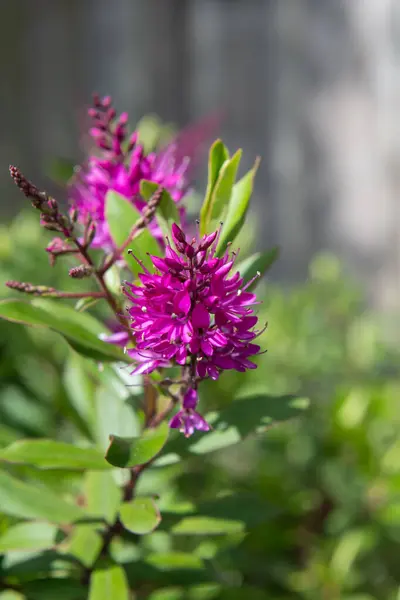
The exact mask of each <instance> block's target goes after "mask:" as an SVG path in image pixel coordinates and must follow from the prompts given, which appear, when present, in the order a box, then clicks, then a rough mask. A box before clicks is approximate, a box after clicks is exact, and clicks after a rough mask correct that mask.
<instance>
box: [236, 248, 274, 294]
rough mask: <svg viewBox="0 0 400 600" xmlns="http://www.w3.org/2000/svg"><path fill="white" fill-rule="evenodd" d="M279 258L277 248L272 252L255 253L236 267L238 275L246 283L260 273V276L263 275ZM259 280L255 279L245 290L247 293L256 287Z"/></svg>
mask: <svg viewBox="0 0 400 600" xmlns="http://www.w3.org/2000/svg"><path fill="white" fill-rule="evenodd" d="M278 256H279V248H278V246H275V248H272V250H267V252H257V253H256V254H253V255H252V256H249V258H246V259H245V260H243V261H242V262H241V263H239V264H238V265H237V270H238V271H239V273H240V275H241V276H242V277H243V279H244V280H245V282H246V281H250V279H252V278H253V277H255V276H256V275H257V273H260V275H261V276H262V275H264V273H266V272H267V271H268V270H269V269H270V268H271V267H272V265H273V264H274V262H275V261H276V259H277V258H278ZM258 281H259V279H255V280H254V281H253V283H252V284H251V286H250V287H248V288H247V291H248V292H249V291H251V290H252V289H254V287H255V286H256V285H257V283H258Z"/></svg>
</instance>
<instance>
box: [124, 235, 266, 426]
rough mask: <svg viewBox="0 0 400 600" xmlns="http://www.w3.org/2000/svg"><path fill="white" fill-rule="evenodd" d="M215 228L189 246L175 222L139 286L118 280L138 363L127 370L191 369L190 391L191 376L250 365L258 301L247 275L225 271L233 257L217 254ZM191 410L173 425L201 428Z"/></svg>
mask: <svg viewBox="0 0 400 600" xmlns="http://www.w3.org/2000/svg"><path fill="white" fill-rule="evenodd" d="M218 233H219V232H215V233H212V234H210V235H206V236H204V237H203V238H202V239H201V240H200V242H198V243H196V240H192V241H191V243H188V241H187V239H186V236H185V234H184V233H183V231H182V230H181V229H180V228H179V227H178V226H177V225H176V224H174V225H173V226H172V239H173V241H174V245H175V249H174V248H173V247H172V246H171V245H170V243H168V245H167V246H166V249H165V257H164V258H159V257H156V256H152V257H151V258H152V261H153V264H154V266H155V269H156V270H155V272H154V273H150V272H149V271H148V270H147V269H146V270H145V272H144V273H141V274H140V275H139V278H140V282H141V285H135V284H132V283H127V282H126V283H125V289H124V293H125V294H126V296H127V297H128V298H129V300H130V302H131V306H130V308H129V309H128V312H129V315H130V317H131V327H132V330H133V332H134V335H135V340H136V347H135V348H134V350H128V353H129V354H130V355H131V357H132V358H133V359H134V360H135V361H136V362H137V363H138V365H137V367H136V368H135V370H134V371H133V373H134V374H136V373H150V372H152V371H153V370H154V369H157V368H158V367H159V366H162V365H161V363H163V364H165V363H166V364H169V365H170V364H178V365H181V366H182V367H185V368H186V369H187V370H189V371H190V380H191V386H192V388H194V389H195V388H196V385H197V383H196V382H197V380H198V379H204V378H211V379H218V377H219V375H220V373H221V372H222V371H224V370H231V369H234V370H236V371H240V372H244V371H246V370H247V369H255V368H256V366H257V365H256V364H255V363H253V362H252V361H251V360H250V358H251V357H252V356H255V355H257V354H258V353H259V351H260V346H258V345H257V344H255V343H253V340H254V339H255V338H256V337H257V336H258V335H259V334H260V333H261V332H260V331H258V330H255V329H254V327H255V325H256V323H257V316H256V315H255V314H254V311H253V306H254V305H256V304H258V302H257V300H256V296H255V295H254V294H252V293H250V292H248V291H246V290H247V288H248V287H249V285H250V284H251V282H252V281H253V280H252V281H250V282H248V283H247V284H245V285H243V279H242V278H241V276H240V274H239V272H233V274H232V269H233V266H234V260H235V255H232V256H230V255H229V253H228V252H226V253H225V255H224V256H222V257H217V256H216V254H215V250H216V246H217V243H218ZM185 398H186V397H185ZM187 402H189V400H188V399H186V404H187ZM186 408H187V409H188V410H191V407H189V406H188V404H187V406H186ZM196 414H197V413H195V414H193V413H191V412H189V413H185V406H184V410H183V411H181V412H180V413H178V415H177V416H176V417H175V418H174V420H173V425H172V426H173V427H178V423H181V425H182V427H183V428H184V429H185V431H191V430H192V429H193V427H194V428H196V429H201V428H202V427H203V429H204V424H203V425H202V422H201V421H199V420H198V418H197V417H196ZM185 415H186V416H185ZM178 416H179V417H178ZM182 419H183V420H182ZM190 424H191V425H190Z"/></svg>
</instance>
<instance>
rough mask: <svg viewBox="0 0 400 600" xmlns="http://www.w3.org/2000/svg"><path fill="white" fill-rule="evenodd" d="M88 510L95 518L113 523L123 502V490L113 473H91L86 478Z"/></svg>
mask: <svg viewBox="0 0 400 600" xmlns="http://www.w3.org/2000/svg"><path fill="white" fill-rule="evenodd" d="M85 497H86V504H87V510H88V512H89V514H90V515H92V516H93V517H101V518H103V519H105V520H106V521H107V522H108V523H113V522H114V521H115V517H116V515H117V512H118V507H119V504H120V502H121V490H120V488H119V487H118V486H117V484H116V483H115V480H114V478H113V476H112V474H111V473H107V472H104V471H91V472H89V473H87V474H86V477H85Z"/></svg>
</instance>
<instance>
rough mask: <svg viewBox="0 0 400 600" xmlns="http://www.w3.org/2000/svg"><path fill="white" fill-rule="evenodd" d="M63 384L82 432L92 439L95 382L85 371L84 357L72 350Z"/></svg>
mask: <svg viewBox="0 0 400 600" xmlns="http://www.w3.org/2000/svg"><path fill="white" fill-rule="evenodd" d="M63 384H64V388H65V391H66V395H67V398H68V401H69V405H70V406H71V408H72V410H73V411H75V413H76V414H77V415H78V416H79V419H80V428H81V430H82V429H83V430H84V433H85V434H86V436H87V437H88V438H89V439H92V438H93V431H94V423H95V382H94V379H93V378H92V377H89V375H88V373H87V371H86V369H85V363H84V359H83V357H81V356H79V355H78V354H77V353H76V352H73V351H72V350H71V351H70V353H69V356H68V358H67V362H66V365H65V369H64V373H63Z"/></svg>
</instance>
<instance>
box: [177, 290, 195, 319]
mask: <svg viewBox="0 0 400 600" xmlns="http://www.w3.org/2000/svg"><path fill="white" fill-rule="evenodd" d="M190 304H191V301H190V296H189V294H188V293H187V292H179V293H178V294H177V295H176V296H175V300H174V308H175V311H176V312H177V313H183V314H184V315H187V314H188V312H189V309H190Z"/></svg>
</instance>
